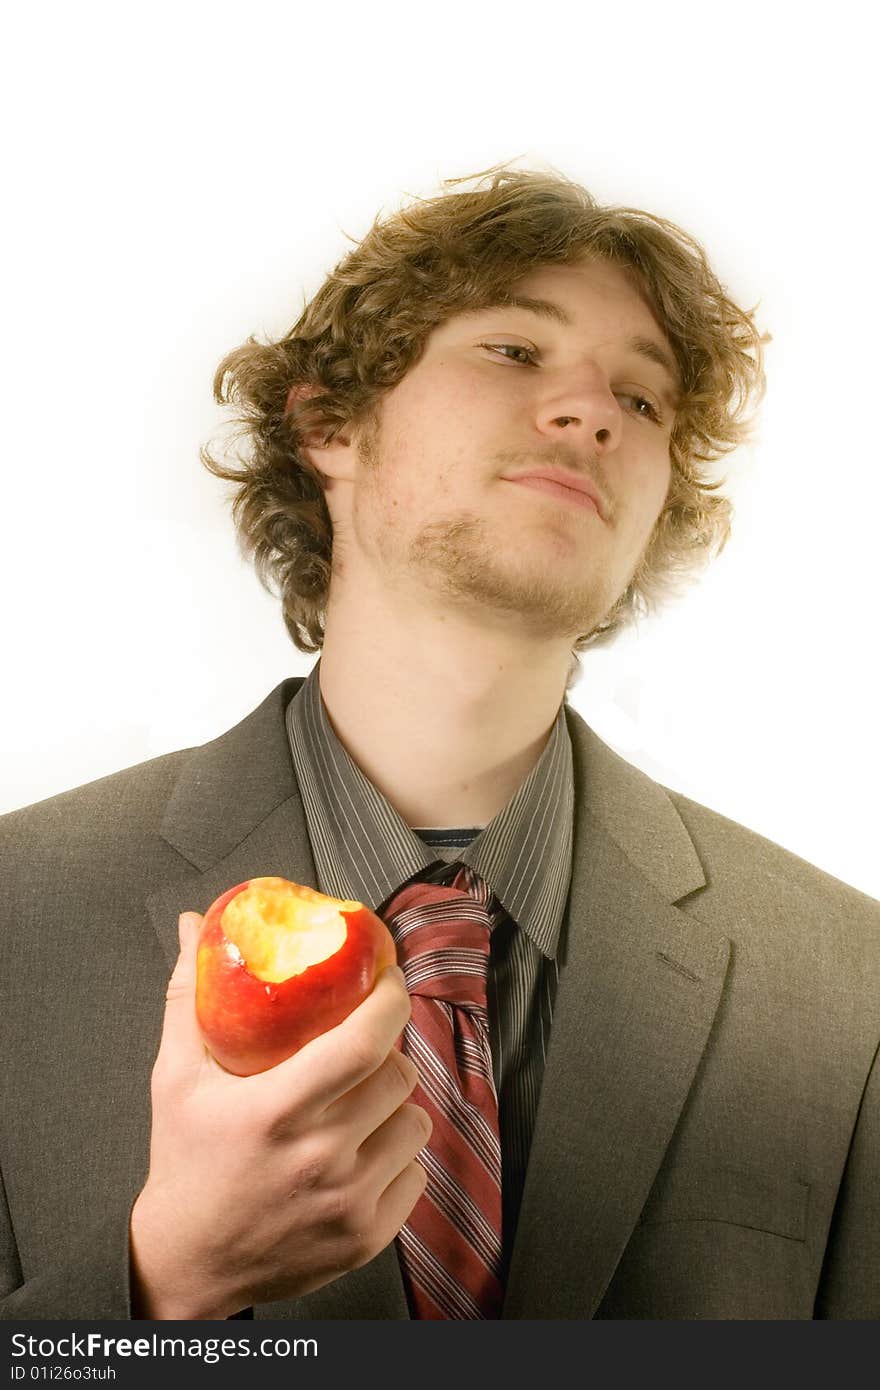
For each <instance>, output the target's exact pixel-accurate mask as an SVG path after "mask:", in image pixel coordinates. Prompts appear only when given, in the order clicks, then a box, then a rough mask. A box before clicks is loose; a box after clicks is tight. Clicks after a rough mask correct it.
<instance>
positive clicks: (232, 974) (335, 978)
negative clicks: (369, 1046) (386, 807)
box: [196, 878, 397, 1076]
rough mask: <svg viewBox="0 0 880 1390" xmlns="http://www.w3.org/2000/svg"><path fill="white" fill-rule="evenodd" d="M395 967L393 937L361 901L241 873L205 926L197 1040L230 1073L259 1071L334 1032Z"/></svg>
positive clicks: (198, 983)
mask: <svg viewBox="0 0 880 1390" xmlns="http://www.w3.org/2000/svg"><path fill="white" fill-rule="evenodd" d="M396 964H397V951H396V948H395V945H394V938H393V937H392V935H391V933H390V931H389V930H388V928H387V926H386V925H385V923H384V922H383V921H382V919H381V917H377V916H376V914H375V913H374V912H372V911H371V910H370V909H369V908H368V907H365V906H364V904H363V903H359V902H353V901H351V900H349V899H342V898H331V897H328V896H326V894H324V893H317V892H315V890H314V888H306V887H304V886H303V885H302V884H300V883H290V882H288V880H287V879H284V878H252V879H248V881H247V882H246V883H239V884H237V885H236V886H235V887H234V888H230V889H228V890H227V891H226V892H225V893H223V894H222V895H221V896H220V897H219V898H217V900H216V902H213V903H212V904H211V906H210V907H209V908H208V911H207V912H206V914H205V918H204V921H203V922H202V927H201V931H200V933H199V947H198V963H197V968H196V1015H197V1018H198V1021H199V1027H200V1028H201V1031H202V1036H203V1038H204V1040H205V1043H206V1045H207V1047H208V1048H209V1050H210V1051H211V1053H212V1054H213V1055H214V1057H215V1058H216V1059H217V1061H218V1062H219V1063H220V1065H221V1066H223V1067H225V1068H226V1070H227V1071H231V1072H234V1073H235V1074H236V1075H237V1076H252V1075H253V1074H254V1073H255V1072H259V1071H266V1070H267V1069H268V1068H269V1067H274V1066H275V1065H276V1064H277V1063H278V1062H283V1061H284V1059H285V1058H286V1057H290V1056H292V1055H293V1053H294V1052H298V1051H299V1049H300V1048H301V1047H304V1046H305V1044H306V1043H307V1042H311V1040H312V1038H316V1037H317V1036H318V1034H319V1033H325V1032H326V1031H327V1029H328V1028H335V1027H336V1025H337V1023H341V1022H342V1020H343V1019H344V1018H347V1017H348V1015H349V1014H350V1013H351V1011H352V1009H354V1008H356V1007H357V1005H358V1004H360V1003H361V1001H362V1000H364V999H366V997H367V995H368V994H369V993H370V991H371V989H372V988H373V985H374V984H375V983H376V979H377V978H378V976H379V975H380V974H381V972H382V971H383V970H384V969H385V968H386V966H389V965H396Z"/></svg>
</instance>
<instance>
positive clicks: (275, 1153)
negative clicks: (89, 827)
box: [130, 912, 431, 1319]
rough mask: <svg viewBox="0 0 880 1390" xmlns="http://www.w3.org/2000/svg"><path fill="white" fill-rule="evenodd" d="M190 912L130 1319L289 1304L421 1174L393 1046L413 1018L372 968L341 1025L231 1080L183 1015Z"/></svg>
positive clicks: (407, 1066)
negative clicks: (370, 984)
mask: <svg viewBox="0 0 880 1390" xmlns="http://www.w3.org/2000/svg"><path fill="white" fill-rule="evenodd" d="M201 921H202V919H201V917H199V916H198V914H196V913H194V912H188V913H184V914H182V916H181V919H180V924H179V932H180V942H181V950H180V955H179V957H178V960H177V964H176V966H175V968H174V973H173V975H172V976H171V981H170V983H169V986H168V993H167V999H166V1007H165V1020H164V1025H163V1030H162V1040H161V1044H160V1047H159V1052H158V1055H157V1057H156V1062H155V1065H154V1067H153V1072H152V1083H151V1096H152V1110H153V1115H152V1134H151V1141H150V1168H149V1175H148V1177H147V1181H146V1183H145V1184H144V1187H143V1189H142V1191H141V1192H140V1193H139V1195H138V1197H137V1200H136V1201H135V1203H134V1206H133V1207H132V1212H131V1226H130V1237H131V1283H132V1315H133V1316H134V1317H143V1318H186V1319H189V1318H225V1317H228V1316H229V1315H230V1314H232V1313H236V1312H239V1311H240V1310H241V1309H242V1308H245V1307H248V1306H250V1305H252V1304H254V1303H266V1302H273V1301H274V1300H276V1299H282V1298H295V1297H298V1296H299V1295H301V1294H307V1293H310V1292H312V1290H314V1289H318V1288H320V1287H321V1286H322V1285H323V1284H327V1283H329V1282H330V1281H331V1280H333V1279H337V1278H338V1277H339V1276H340V1275H341V1274H344V1273H346V1272H347V1271H348V1270H351V1269H357V1268H358V1267H359V1266H360V1265H363V1264H366V1263H367V1262H368V1261H369V1260H371V1259H373V1258H374V1257H375V1256H376V1255H377V1254H378V1253H379V1251H380V1250H382V1249H384V1248H385V1246H386V1245H388V1244H389V1243H390V1242H391V1241H392V1240H393V1239H394V1237H395V1236H396V1235H397V1232H398V1231H399V1230H400V1228H401V1226H402V1225H403V1223H404V1222H405V1221H406V1219H407V1217H408V1216H409V1214H410V1212H411V1211H412V1209H413V1207H414V1206H415V1204H416V1202H417V1201H418V1199H419V1197H420V1196H421V1194H422V1192H423V1191H424V1188H425V1184H426V1181H427V1177H426V1173H425V1170H424V1168H423V1167H422V1165H421V1164H420V1163H418V1162H417V1161H416V1154H418V1153H419V1152H420V1151H421V1149H422V1148H423V1147H424V1146H425V1144H426V1143H427V1141H428V1138H429V1136H430V1133H431V1121H430V1119H429V1118H428V1116H427V1114H426V1113H425V1111H424V1110H423V1109H422V1108H421V1107H420V1106H417V1105H412V1104H406V1103H405V1102H406V1098H407V1096H409V1095H410V1094H411V1093H412V1090H413V1088H414V1086H415V1084H416V1081H417V1079H418V1073H417V1071H416V1068H415V1066H414V1065H413V1063H412V1062H410V1061H409V1059H408V1058H406V1057H404V1056H403V1055H402V1054H401V1053H400V1052H399V1051H397V1050H396V1048H395V1046H394V1045H395V1042H396V1040H397V1039H399V1037H400V1035H401V1033H402V1032H403V1029H404V1027H405V1025H406V1022H407V1019H408V1018H409V1015H410V1000H409V995H408V994H407V991H406V986H405V984H404V981H403V975H402V972H401V971H400V970H399V969H398V968H397V967H396V966H395V967H392V968H390V969H388V970H385V971H384V972H383V974H382V975H381V976H380V977H379V979H378V980H377V981H376V984H375V986H374V988H373V990H372V993H371V994H370V995H369V996H368V997H367V998H366V999H365V1000H364V1001H363V1003H362V1004H360V1005H359V1007H358V1008H357V1009H355V1010H354V1012H353V1013H351V1014H350V1015H349V1017H348V1018H347V1019H345V1020H344V1022H342V1023H340V1024H339V1025H338V1026H337V1027H336V1028H333V1029H331V1030H330V1031H329V1032H327V1033H324V1034H322V1035H321V1036H320V1037H318V1038H315V1039H314V1040H313V1041H312V1042H310V1043H308V1044H307V1045H306V1046H305V1047H304V1048H302V1049H301V1051H299V1052H298V1053H296V1054H295V1055H294V1056H293V1057H289V1058H288V1059H287V1060H286V1061H285V1062H281V1063H280V1064H279V1065H278V1066H276V1067H272V1068H271V1069H270V1070H269V1071H265V1072H260V1073H259V1074H258V1075H256V1076H246V1077H241V1076H233V1075H232V1074H231V1073H229V1072H227V1071H225V1070H224V1069H223V1068H222V1067H221V1066H219V1064H218V1063H217V1062H216V1061H215V1060H214V1059H213V1057H211V1055H210V1053H209V1052H208V1050H207V1048H206V1047H205V1045H204V1043H203V1041H202V1038H201V1034H200V1032H199V1028H198V1024H197V1021H196V1013H195V980H196V946H197V941H198V934H199V927H200V925H201Z"/></svg>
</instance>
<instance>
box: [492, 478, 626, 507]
mask: <svg viewBox="0 0 880 1390" xmlns="http://www.w3.org/2000/svg"><path fill="white" fill-rule="evenodd" d="M505 481H507V482H510V483H517V484H519V486H520V487H529V488H533V489H534V490H535V491H536V492H544V493H546V494H547V495H548V496H549V497H554V498H556V500H557V501H561V502H568V503H569V505H570V506H574V507H580V508H581V510H582V511H591V512H595V513H596V514H597V515H598V516H600V517H601V515H602V513H601V510H600V508H599V504H598V501H597V499H596V498H595V497H594V496H593V495H592V493H590V492H588V491H586V490H585V489H584V488H583V487H574V486H571V487H570V486H569V485H568V484H567V483H561V482H559V481H558V480H557V479H555V478H548V477H543V476H541V475H540V474H532V473H524V474H522V475H521V476H520V477H518V478H507V479H506V480H505Z"/></svg>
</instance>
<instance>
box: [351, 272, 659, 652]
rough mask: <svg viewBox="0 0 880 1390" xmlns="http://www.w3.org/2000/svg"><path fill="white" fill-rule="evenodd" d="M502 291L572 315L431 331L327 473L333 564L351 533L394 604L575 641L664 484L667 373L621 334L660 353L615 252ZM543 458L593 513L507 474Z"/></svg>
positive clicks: (611, 586)
mask: <svg viewBox="0 0 880 1390" xmlns="http://www.w3.org/2000/svg"><path fill="white" fill-rule="evenodd" d="M512 289H513V291H514V292H515V294H517V295H518V296H529V297H531V298H533V299H542V300H546V301H548V302H549V303H551V304H553V305H555V306H557V307H558V309H560V310H561V311H563V313H564V314H565V315H566V316H568V318H569V319H570V322H569V323H562V322H558V321H556V320H555V319H553V318H550V317H546V316H543V315H539V314H537V313H535V312H533V311H530V310H528V309H525V308H520V307H499V308H494V309H485V310H480V311H477V312H468V313H464V314H458V315H456V316H454V317H453V318H451V319H449V320H447V321H446V322H445V323H443V324H442V325H441V326H440V327H438V328H437V329H435V330H434V332H433V333H432V334H431V335H430V337H429V339H428V342H427V345H426V348H425V351H424V353H423V355H422V357H421V358H420V359H419V361H418V362H417V364H416V365H415V366H414V367H413V368H412V369H411V370H410V371H409V372H408V373H407V375H406V376H405V377H404V378H403V380H402V381H400V382H399V383H398V385H397V386H396V387H394V389H393V390H392V391H390V392H389V393H388V394H387V395H386V396H384V397H383V398H382V399H381V401H380V403H379V410H378V417H377V423H376V424H375V426H374V427H372V428H370V429H368V430H367V431H366V432H363V433H362V434H361V436H360V438H359V440H357V441H356V443H357V466H356V468H355V471H354V475H353V476H352V475H351V474H349V475H348V479H347V480H346V482H345V483H344V484H343V485H342V486H340V484H339V483H338V482H337V483H334V484H333V485H332V494H331V495H332V502H331V495H328V504H329V505H330V506H331V515H332V517H333V521H334V530H335V531H336V535H337V541H338V544H339V550H338V552H337V550H336V545H334V566H335V564H336V560H337V557H338V558H340V559H341V561H342V566H341V568H342V569H343V571H344V569H345V568H346V567H347V566H346V558H345V557H346V556H347V555H349V554H350V553H351V548H352V547H354V548H356V549H357V551H358V552H359V555H358V562H359V563H358V568H359V567H360V565H361V564H362V563H366V564H368V565H369V566H370V567H371V568H373V569H374V570H375V571H376V572H377V573H378V574H379V575H380V576H381V580H382V583H383V585H384V586H386V587H389V588H392V589H393V590H394V591H395V592H396V594H397V596H398V598H399V599H401V600H403V601H405V602H406V603H407V605H409V604H410V603H412V604H415V605H416V606H417V607H418V606H422V607H424V606H425V605H426V604H427V605H429V606H433V607H436V608H437V610H438V611H443V612H448V611H450V609H454V610H456V611H458V612H460V613H464V614H468V615H470V616H471V617H473V619H474V621H476V622H478V623H480V624H482V625H484V626H486V625H491V626H493V627H497V628H499V629H507V630H512V631H517V632H519V633H520V634H523V635H528V636H530V637H539V638H544V639H548V638H549V639H557V638H559V639H561V638H565V639H572V638H574V637H575V636H576V635H578V634H581V633H586V632H589V631H590V630H591V629H592V628H593V627H594V626H595V625H596V624H597V623H598V622H599V621H601V619H602V618H603V617H604V616H605V614H606V613H607V612H608V610H609V609H610V608H611V606H612V605H613V603H614V602H615V601H616V600H617V598H618V597H619V596H620V594H621V593H622V592H623V591H624V589H625V588H626V586H627V584H628V583H629V581H630V579H631V578H632V575H633V572H634V570H635V568H636V565H637V564H638V561H639V559H640V557H641V555H642V554H643V552H644V549H645V547H646V545H647V542H648V540H649V537H650V535H651V531H652V528H653V527H654V524H655V522H656V520H657V517H658V515H659V513H660V511H661V510H662V506H663V502H664V500H665V497H666V494H667V490H668V486H669V479H670V459H669V440H670V434H671V430H672V425H673V419H674V409H673V401H674V387H673V383H672V382H671V381H670V380H669V377H668V375H667V373H666V372H665V371H664V368H663V367H662V366H659V365H658V364H657V363H656V362H654V361H651V360H649V359H648V358H646V357H644V356H643V355H641V354H640V353H639V352H637V351H634V350H633V349H632V347H631V346H629V345H628V340H630V339H632V338H635V337H642V338H650V339H652V340H653V342H654V343H656V344H657V345H658V346H659V347H660V348H662V349H663V350H664V351H665V352H666V353H667V354H668V356H669V358H670V359H672V358H673V354H672V350H671V348H670V345H669V342H668V339H667V338H666V337H665V335H664V334H663V332H662V331H661V330H660V328H659V326H658V324H657V322H656V320H655V319H654V317H653V315H652V313H651V311H650V310H649V308H648V306H647V304H646V303H645V302H644V300H643V299H642V298H641V297H640V296H639V295H638V293H637V292H636V290H635V289H634V288H633V286H632V284H631V282H630V280H629V279H628V278H627V276H626V273H625V272H624V271H622V270H621V269H620V268H619V267H617V266H612V265H608V264H602V263H583V262H582V263H578V264H577V265H570V266H552V267H545V268H542V269H540V270H536V271H533V272H531V273H530V274H529V275H527V276H525V277H524V278H523V279H522V280H520V281H519V282H518V283H517V284H516V285H514V286H513V287H512ZM670 396H672V400H671V399H669V397H670ZM646 401H647V402H648V404H646ZM651 407H654V408H655V409H656V410H657V411H658V412H659V414H660V416H661V417H662V418H661V421H660V422H659V423H658V421H657V420H656V419H655V418H654V416H653V412H652V409H651ZM542 464H556V465H559V466H561V467H563V468H566V469H568V470H570V471H571V472H572V473H575V474H580V475H585V476H586V477H588V478H589V479H591V480H592V481H593V483H594V485H595V487H596V489H597V491H598V494H599V498H600V500H601V504H602V510H603V512H604V516H602V515H600V514H598V513H597V512H596V511H594V510H592V509H590V508H585V507H582V506H577V505H574V504H572V503H571V502H569V501H564V500H561V499H560V498H559V497H558V496H551V495H550V494H548V493H546V492H544V491H538V490H536V489H533V488H531V487H527V486H523V485H522V484H517V483H514V482H511V481H509V479H510V478H511V477H512V476H513V475H515V474H520V475H521V474H523V472H525V471H527V470H528V469H529V468H530V467H534V466H535V465H542Z"/></svg>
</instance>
